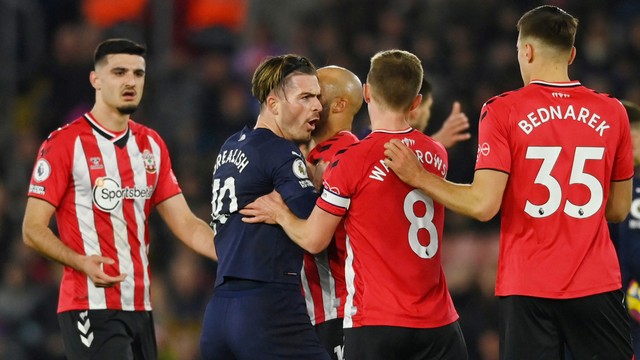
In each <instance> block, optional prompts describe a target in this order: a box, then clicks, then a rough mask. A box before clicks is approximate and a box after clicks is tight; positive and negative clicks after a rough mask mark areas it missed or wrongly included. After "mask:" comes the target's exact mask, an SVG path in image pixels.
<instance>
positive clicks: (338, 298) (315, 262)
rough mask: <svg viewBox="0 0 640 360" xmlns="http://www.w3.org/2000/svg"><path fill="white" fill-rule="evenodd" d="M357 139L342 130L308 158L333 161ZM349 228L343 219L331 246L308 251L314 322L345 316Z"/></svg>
mask: <svg viewBox="0 0 640 360" xmlns="http://www.w3.org/2000/svg"><path fill="white" fill-rule="evenodd" d="M357 142H358V138H357V137H356V136H355V135H353V134H352V133H351V132H349V131H346V130H345V131H341V132H339V133H338V134H336V135H335V136H333V137H332V138H330V139H328V140H326V141H323V142H322V143H320V144H318V145H316V146H315V147H314V148H313V149H312V150H311V151H310V152H309V155H308V156H307V161H308V162H310V163H312V164H314V165H317V164H318V163H319V162H323V161H330V160H331V159H332V158H333V156H334V155H335V154H336V153H337V152H339V151H340V150H343V149H345V148H347V147H348V146H349V145H352V144H355V143H357ZM346 236H347V233H346V230H345V229H344V222H343V221H340V224H339V225H338V227H337V228H336V232H335V234H334V235H333V239H332V241H331V243H329V246H328V247H327V248H326V249H325V250H324V251H322V252H321V253H319V254H317V255H313V254H311V253H308V252H305V254H304V266H303V269H302V277H301V278H302V289H303V292H304V299H305V302H306V304H307V312H308V313H309V318H310V319H311V323H312V324H313V325H319V324H322V323H323V322H325V321H329V320H333V319H337V318H340V319H341V318H343V317H344V304H345V301H346V298H347V287H346V284H345V278H344V263H345V259H346V257H347V249H346Z"/></svg>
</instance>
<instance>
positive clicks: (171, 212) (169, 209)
mask: <svg viewBox="0 0 640 360" xmlns="http://www.w3.org/2000/svg"><path fill="white" fill-rule="evenodd" d="M156 209H158V213H159V214H160V217H162V219H163V220H164V222H165V223H166V224H167V226H168V227H169V229H170V230H171V232H172V233H173V234H174V235H175V236H176V237H177V238H178V239H179V240H180V241H182V242H183V243H184V244H185V245H187V246H188V247H190V248H191V249H193V250H194V251H195V252H197V253H199V254H201V255H204V256H206V257H208V258H210V259H212V260H215V261H217V260H218V255H217V254H216V249H215V246H214V244H213V237H214V232H213V229H211V226H209V225H207V223H206V222H204V221H203V220H202V219H200V218H198V217H197V216H196V215H195V214H194V213H193V212H192V211H191V209H189V205H187V201H186V200H185V198H184V195H182V194H178V195H176V196H172V197H170V198H168V199H166V200H164V201H162V202H161V203H159V204H158V205H157V206H156Z"/></svg>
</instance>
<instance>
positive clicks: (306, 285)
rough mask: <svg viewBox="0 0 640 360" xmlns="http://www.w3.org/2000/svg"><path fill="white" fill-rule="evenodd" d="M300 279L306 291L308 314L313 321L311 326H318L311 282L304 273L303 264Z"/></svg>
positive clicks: (305, 298)
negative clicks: (310, 287)
mask: <svg viewBox="0 0 640 360" xmlns="http://www.w3.org/2000/svg"><path fill="white" fill-rule="evenodd" d="M300 279H301V282H302V288H303V289H304V303H305V304H306V305H307V314H309V319H310V320H311V325H313V326H315V325H316V309H315V308H314V307H313V298H312V297H311V289H309V280H308V279H307V273H306V271H304V264H302V270H301V271H300Z"/></svg>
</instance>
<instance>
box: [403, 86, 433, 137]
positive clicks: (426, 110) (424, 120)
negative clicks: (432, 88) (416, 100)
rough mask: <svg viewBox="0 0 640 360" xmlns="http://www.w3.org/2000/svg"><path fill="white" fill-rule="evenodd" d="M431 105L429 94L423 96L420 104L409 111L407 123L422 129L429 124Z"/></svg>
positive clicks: (431, 100) (431, 99)
mask: <svg viewBox="0 0 640 360" xmlns="http://www.w3.org/2000/svg"><path fill="white" fill-rule="evenodd" d="M431 105H433V97H432V96H431V94H429V95H428V96H426V97H423V100H422V102H421V103H420V105H419V106H418V107H417V108H415V109H414V110H412V111H410V112H409V125H411V127H412V128H414V129H417V130H420V131H424V129H426V128H427V125H429V119H430V118H431Z"/></svg>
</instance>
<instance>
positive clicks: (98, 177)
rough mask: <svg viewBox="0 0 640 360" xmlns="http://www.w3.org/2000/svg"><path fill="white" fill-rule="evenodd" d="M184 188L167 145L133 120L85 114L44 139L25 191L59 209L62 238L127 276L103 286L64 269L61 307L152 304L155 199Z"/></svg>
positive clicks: (131, 307)
mask: <svg viewBox="0 0 640 360" xmlns="http://www.w3.org/2000/svg"><path fill="white" fill-rule="evenodd" d="M180 192H181V189H180V187H179V185H178V182H177V180H176V178H175V176H174V174H173V170H172V168H171V160H170V159H169V153H168V151H167V147H166V145H165V143H164V141H163V140H162V138H160V136H159V135H158V134H157V133H156V132H155V131H154V130H152V129H150V128H148V127H146V126H143V125H141V124H138V123H136V122H134V121H132V120H129V126H128V129H127V130H126V131H125V132H124V133H122V134H114V133H113V132H111V131H109V130H106V129H105V128H103V127H101V126H100V125H99V124H98V122H97V121H96V120H95V119H94V118H92V116H91V114H89V113H87V114H85V115H84V117H81V118H78V119H76V120H75V121H73V122H72V123H70V124H68V125H66V126H64V127H62V128H60V129H58V130H56V131H54V132H52V133H51V135H50V136H49V138H48V139H47V140H46V141H45V142H44V143H43V144H42V145H41V147H40V151H39V153H38V159H37V161H36V164H35V167H34V171H33V175H32V177H31V184H30V186H29V192H28V195H29V196H32V197H35V198H39V199H42V200H45V201H47V202H49V203H51V204H52V205H53V206H55V207H56V221H57V226H58V231H59V235H60V239H61V240H62V242H63V243H64V244H65V245H67V246H68V247H70V248H71V249H73V250H74V251H76V252H78V253H80V254H84V255H101V256H106V257H109V258H112V259H114V260H115V263H114V264H112V265H106V264H105V265H104V271H105V272H106V273H107V274H109V275H117V274H127V277H126V279H125V280H124V281H123V282H122V283H120V284H117V285H115V286H114V287H110V288H98V287H96V286H94V284H93V282H92V281H91V280H90V279H89V278H88V277H87V276H86V275H85V274H84V273H81V272H79V271H76V270H74V269H72V268H70V267H65V268H64V275H63V278H62V283H61V284H60V298H59V302H58V312H64V311H68V310H86V309H92V310H93V309H112V310H128V311H148V310H151V302H150V295H149V285H150V281H151V279H150V269H149V259H148V252H149V229H148V219H149V213H150V211H151V207H152V205H155V204H158V203H160V202H162V201H163V200H166V199H168V198H170V197H172V196H174V195H177V194H179V193H180Z"/></svg>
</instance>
